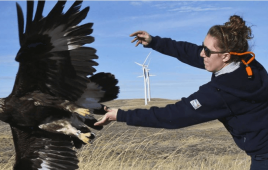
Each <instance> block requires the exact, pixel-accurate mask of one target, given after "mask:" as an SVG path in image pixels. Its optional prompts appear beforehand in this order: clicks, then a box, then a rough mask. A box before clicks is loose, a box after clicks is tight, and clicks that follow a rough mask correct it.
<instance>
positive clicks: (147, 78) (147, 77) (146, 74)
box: [135, 52, 154, 105]
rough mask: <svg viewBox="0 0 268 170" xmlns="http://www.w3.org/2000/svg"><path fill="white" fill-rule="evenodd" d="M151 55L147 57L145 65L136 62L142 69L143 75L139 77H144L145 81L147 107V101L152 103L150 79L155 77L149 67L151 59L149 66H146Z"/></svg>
mask: <svg viewBox="0 0 268 170" xmlns="http://www.w3.org/2000/svg"><path fill="white" fill-rule="evenodd" d="M150 54H151V52H150V53H149V54H148V55H147V57H146V59H145V61H144V62H143V64H140V63H137V62H135V63H136V64H138V65H139V66H141V67H142V72H143V75H142V76H139V77H143V80H144V96H145V98H144V100H145V105H147V100H148V101H151V91H150V77H151V76H154V75H150V74H149V70H150V69H149V68H148V67H149V64H150V61H151V59H150V60H149V62H148V64H147V65H146V64H145V63H146V61H147V59H148V57H149V56H150Z"/></svg>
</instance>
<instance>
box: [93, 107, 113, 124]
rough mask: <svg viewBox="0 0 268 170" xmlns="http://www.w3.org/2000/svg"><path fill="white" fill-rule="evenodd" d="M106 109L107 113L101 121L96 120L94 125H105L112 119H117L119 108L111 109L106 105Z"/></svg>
mask: <svg viewBox="0 0 268 170" xmlns="http://www.w3.org/2000/svg"><path fill="white" fill-rule="evenodd" d="M104 110H105V111H107V113H106V114H105V115H104V116H103V117H102V119H101V120H100V121H98V122H96V123H95V124H94V126H103V125H107V124H109V123H111V122H112V121H116V116H117V111H118V109H113V108H112V109H111V108H108V107H107V106H105V107H104Z"/></svg>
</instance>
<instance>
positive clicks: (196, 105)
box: [190, 99, 202, 110]
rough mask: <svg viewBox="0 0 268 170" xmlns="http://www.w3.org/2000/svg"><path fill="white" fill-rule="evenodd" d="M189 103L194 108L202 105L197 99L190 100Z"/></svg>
mask: <svg viewBox="0 0 268 170" xmlns="http://www.w3.org/2000/svg"><path fill="white" fill-rule="evenodd" d="M190 103H191V105H192V106H193V107H194V109H195V110H196V109H198V108H199V107H201V106H202V105H201V104H200V103H199V101H198V100H197V99H194V100H192V101H190Z"/></svg>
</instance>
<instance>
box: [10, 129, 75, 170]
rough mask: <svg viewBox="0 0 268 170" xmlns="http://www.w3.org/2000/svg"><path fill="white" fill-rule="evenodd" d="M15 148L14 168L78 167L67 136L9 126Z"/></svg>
mask: <svg viewBox="0 0 268 170" xmlns="http://www.w3.org/2000/svg"><path fill="white" fill-rule="evenodd" d="M11 130H12V134H13V140H14V145H15V149H16V160H17V161H16V164H15V165H14V170H25V169H33V170H37V169H50V170H52V169H53V170H69V169H78V165H77V164H78V162H79V161H78V158H77V156H76V153H75V151H74V150H73V149H72V147H73V145H72V141H71V138H70V137H69V136H66V135H62V134H53V133H49V132H45V131H42V130H40V129H30V128H29V127H15V126H11Z"/></svg>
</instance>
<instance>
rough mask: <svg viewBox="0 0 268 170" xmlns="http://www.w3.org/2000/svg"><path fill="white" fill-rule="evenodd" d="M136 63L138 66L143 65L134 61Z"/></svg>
mask: <svg viewBox="0 0 268 170" xmlns="http://www.w3.org/2000/svg"><path fill="white" fill-rule="evenodd" d="M135 63H136V64H138V65H139V66H143V65H142V64H140V63H137V62H135Z"/></svg>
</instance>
